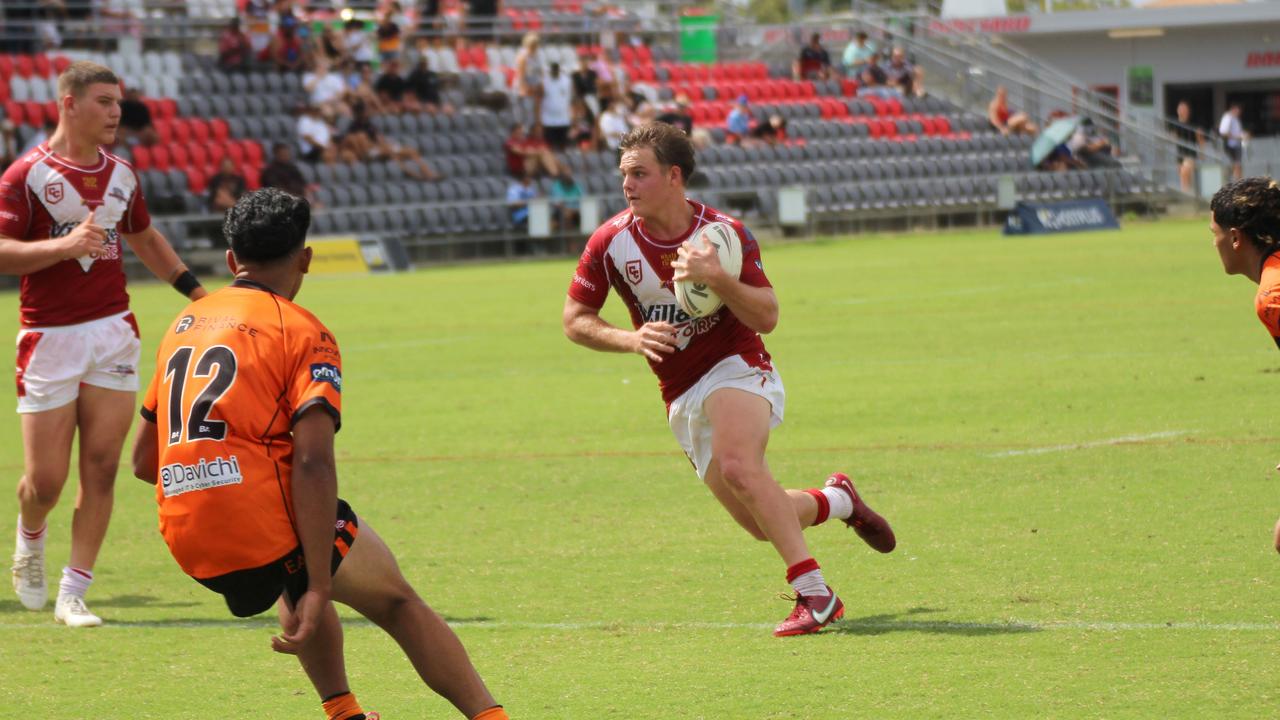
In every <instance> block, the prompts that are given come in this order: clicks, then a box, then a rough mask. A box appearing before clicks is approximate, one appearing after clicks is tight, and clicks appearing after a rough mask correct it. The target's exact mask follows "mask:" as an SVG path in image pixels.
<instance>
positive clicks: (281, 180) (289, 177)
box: [259, 142, 307, 197]
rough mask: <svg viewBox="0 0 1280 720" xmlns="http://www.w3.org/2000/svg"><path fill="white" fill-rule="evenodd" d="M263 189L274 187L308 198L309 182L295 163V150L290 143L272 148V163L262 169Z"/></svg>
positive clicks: (260, 177) (277, 144)
mask: <svg viewBox="0 0 1280 720" xmlns="http://www.w3.org/2000/svg"><path fill="white" fill-rule="evenodd" d="M259 179H260V180H261V181H262V187H274V188H280V189H281V190H283V191H285V192H287V193H289V194H290V195H294V196H297V197H306V196H307V181H306V179H305V178H304V177H303V176H302V168H300V167H298V163H296V162H294V161H293V148H292V147H290V146H289V144H288V143H280V142H278V143H276V144H275V145H273V146H271V162H269V163H267V164H266V166H264V167H263V168H262V174H261V175H260V176H259Z"/></svg>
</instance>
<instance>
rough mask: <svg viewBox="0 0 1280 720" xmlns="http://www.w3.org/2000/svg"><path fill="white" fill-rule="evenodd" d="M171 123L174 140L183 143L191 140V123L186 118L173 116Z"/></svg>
mask: <svg viewBox="0 0 1280 720" xmlns="http://www.w3.org/2000/svg"><path fill="white" fill-rule="evenodd" d="M172 124H173V139H174V142H181V143H184V142H188V141H190V140H191V125H190V124H189V121H188V120H187V119H186V118H174V119H173V120H172Z"/></svg>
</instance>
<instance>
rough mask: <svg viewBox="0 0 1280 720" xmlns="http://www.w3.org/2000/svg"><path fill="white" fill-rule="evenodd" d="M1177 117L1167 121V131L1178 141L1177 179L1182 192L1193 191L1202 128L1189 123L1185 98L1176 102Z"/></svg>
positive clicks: (1201, 139)
mask: <svg viewBox="0 0 1280 720" xmlns="http://www.w3.org/2000/svg"><path fill="white" fill-rule="evenodd" d="M1177 117H1178V119H1177V122H1171V123H1169V131H1170V132H1171V133H1172V134H1173V137H1174V139H1175V140H1177V141H1178V180H1179V181H1180V182H1181V183H1182V192H1184V193H1193V192H1195V189H1196V183H1195V173H1196V158H1197V157H1198V156H1199V154H1200V148H1202V147H1204V130H1202V129H1201V128H1198V127H1196V126H1195V125H1192V124H1191V123H1192V120H1191V103H1189V102H1187V101H1186V100H1182V101H1180V102H1179V103H1178V110H1177Z"/></svg>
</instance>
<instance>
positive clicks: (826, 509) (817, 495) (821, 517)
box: [805, 488, 831, 525]
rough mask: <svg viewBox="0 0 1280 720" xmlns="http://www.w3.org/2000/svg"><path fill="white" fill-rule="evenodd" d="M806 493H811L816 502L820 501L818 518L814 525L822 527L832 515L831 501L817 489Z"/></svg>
mask: <svg viewBox="0 0 1280 720" xmlns="http://www.w3.org/2000/svg"><path fill="white" fill-rule="evenodd" d="M805 492H807V493H809V495H810V496H812V497H813V499H814V500H817V501H818V516H817V517H816V518H814V519H813V524H814V525H821V524H822V523H824V522H826V521H827V516H829V515H830V514H831V501H830V500H828V499H827V496H826V495H825V494H823V492H822V491H821V490H819V489H817V488H809V489H808V490H805Z"/></svg>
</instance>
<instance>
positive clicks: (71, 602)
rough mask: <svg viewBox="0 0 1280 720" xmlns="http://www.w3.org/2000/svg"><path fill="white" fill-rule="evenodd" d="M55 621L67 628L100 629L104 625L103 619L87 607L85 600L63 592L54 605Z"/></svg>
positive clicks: (59, 594)
mask: <svg viewBox="0 0 1280 720" xmlns="http://www.w3.org/2000/svg"><path fill="white" fill-rule="evenodd" d="M53 619H54V620H57V621H58V622H60V623H62V624H64V625H66V626H67V627H98V626H99V625H101V624H102V618H100V617H98V616H97V615H94V614H93V613H91V612H89V608H87V607H85V605H84V598H82V597H80V596H79V595H70V594H68V593H63V592H60V593H58V600H57V601H56V602H55V603H54V606H53Z"/></svg>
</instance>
